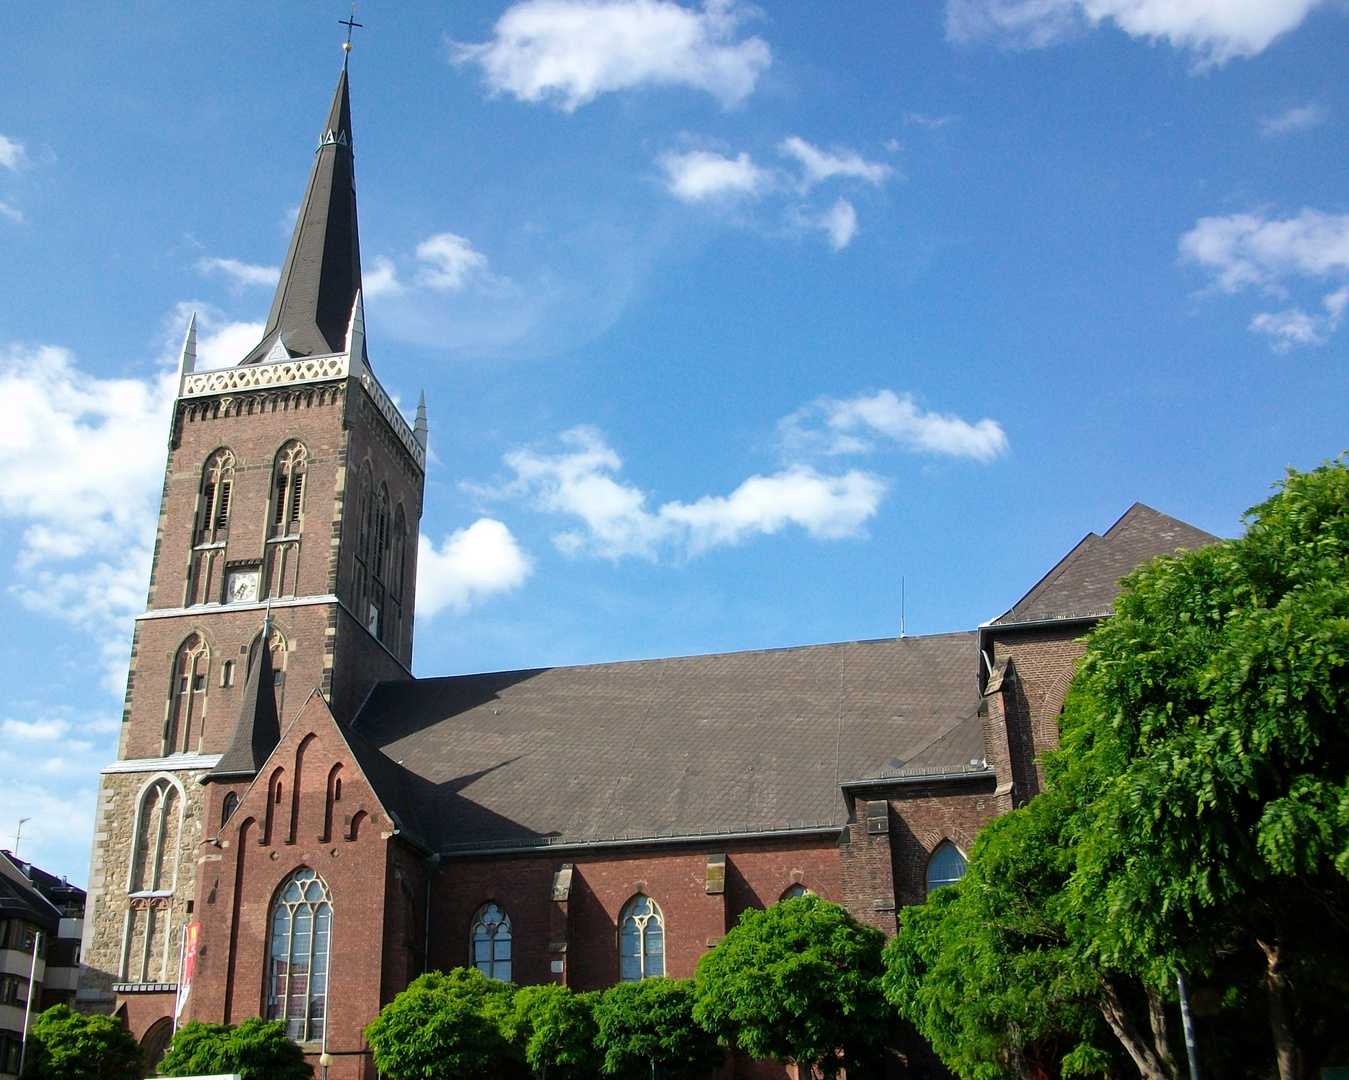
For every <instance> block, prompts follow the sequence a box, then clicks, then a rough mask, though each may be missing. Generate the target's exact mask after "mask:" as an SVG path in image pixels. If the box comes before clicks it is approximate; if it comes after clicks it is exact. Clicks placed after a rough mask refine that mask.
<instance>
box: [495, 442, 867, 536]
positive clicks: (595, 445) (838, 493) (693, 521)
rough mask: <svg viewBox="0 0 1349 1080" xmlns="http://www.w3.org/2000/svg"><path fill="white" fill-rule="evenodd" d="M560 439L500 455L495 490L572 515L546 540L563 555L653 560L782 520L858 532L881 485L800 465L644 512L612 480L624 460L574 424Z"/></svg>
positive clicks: (764, 529) (815, 530)
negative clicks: (667, 550) (551, 450)
mask: <svg viewBox="0 0 1349 1080" xmlns="http://www.w3.org/2000/svg"><path fill="white" fill-rule="evenodd" d="M562 441H563V442H564V443H565V444H566V445H568V446H569V447H571V448H572V449H570V450H568V451H566V452H564V453H561V454H555V455H548V454H539V453H536V452H535V451H533V450H517V451H515V452H514V453H511V454H508V455H507V456H506V459H505V460H506V464H507V465H509V466H510V468H511V469H512V470H514V472H515V476H516V478H515V481H514V482H513V483H512V484H511V485H510V486H509V487H508V488H506V489H505V490H504V491H503V492H501V493H500V494H515V495H523V496H526V497H529V498H531V499H532V500H533V501H534V502H535V504H536V505H537V506H538V507H539V508H540V509H543V510H546V511H549V512H552V513H559V514H566V515H570V516H573V517H577V518H580V520H581V522H582V528H580V529H570V530H567V531H565V532H562V533H559V534H557V535H556V536H554V538H553V539H554V543H556V545H557V547H558V548H559V550H561V551H562V552H564V553H565V554H569V555H580V554H593V555H597V556H600V557H602V558H609V559H619V558H622V557H624V556H628V555H638V556H643V557H646V558H651V559H654V558H655V557H656V555H657V553H658V551H659V550H660V549H661V548H662V547H666V546H669V547H674V548H677V549H681V550H683V551H685V552H686V553H688V554H690V555H695V554H698V553H701V552H703V551H706V550H708V549H709V548H712V547H716V546H719V545H723V544H738V543H740V542H741V541H743V540H745V539H747V538H748V537H750V536H752V535H755V534H763V533H776V532H779V531H781V530H782V529H784V528H785V527H787V526H788V525H798V526H800V527H801V528H803V529H805V530H806V532H807V533H808V534H809V535H811V536H814V537H817V538H821V539H836V538H839V537H844V536H856V535H858V534H860V533H861V532H862V528H863V526H864V524H865V523H866V521H867V520H868V519H870V518H871V517H872V516H873V515H874V514H875V513H876V510H877V508H878V506H879V505H880V500H881V496H882V495H883V494H884V492H885V490H886V487H887V484H886V482H885V481H884V480H883V479H881V478H880V477H878V476H874V475H872V474H871V473H867V472H861V471H859V470H851V471H849V472H847V473H845V474H844V475H842V476H829V475H824V474H822V473H820V472H818V471H816V470H815V469H813V468H811V467H810V466H808V465H800V464H798V465H792V466H790V467H788V468H786V469H784V470H782V471H781V472H778V473H776V474H774V475H772V476H751V477H750V478H749V479H748V480H746V481H744V482H743V483H742V484H741V485H740V486H739V487H737V488H736V489H735V490H734V491H733V492H731V494H730V495H726V496H704V497H703V498H700V499H698V500H697V501H696V502H693V503H683V502H677V501H672V502H667V503H665V504H663V505H662V506H660V507H659V508H658V509H656V510H654V511H652V510H649V509H648V508H647V495H646V494H645V493H644V492H642V491H641V490H640V489H638V488H636V487H634V486H632V485H631V484H626V483H623V482H621V481H619V480H617V479H615V477H614V474H615V473H617V472H618V471H619V470H620V469H621V468H622V461H621V460H620V459H619V457H618V455H617V454H616V453H615V452H614V451H613V450H612V449H611V448H610V447H609V446H608V445H606V443H605V442H604V438H603V436H602V435H601V434H600V433H599V432H598V431H596V430H595V429H594V428H589V427H579V428H574V429H572V430H571V431H568V432H565V433H564V434H563V435H562Z"/></svg>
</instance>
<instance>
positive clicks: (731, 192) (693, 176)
mask: <svg viewBox="0 0 1349 1080" xmlns="http://www.w3.org/2000/svg"><path fill="white" fill-rule="evenodd" d="M659 164H660V167H661V168H662V169H664V170H665V174H666V177H667V183H668V186H669V190H670V193H671V194H672V195H674V196H675V197H676V198H678V199H682V200H683V201H684V202H701V201H702V200H704V199H712V198H725V197H735V196H740V195H754V194H757V193H758V192H759V191H762V190H763V189H764V188H766V187H768V186H769V185H770V184H771V183H772V179H773V178H772V174H771V173H769V172H768V171H766V170H764V169H761V168H759V167H758V166H757V165H755V164H754V162H752V161H751V160H750V157H749V155H748V154H745V153H742V154H740V155H739V156H737V157H734V158H728V157H723V156H722V155H721V154H716V153H713V152H712V151H710V150H691V151H689V152H688V153H686V154H676V153H668V154H662V155H661V157H660V158H659Z"/></svg>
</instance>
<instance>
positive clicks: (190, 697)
mask: <svg viewBox="0 0 1349 1080" xmlns="http://www.w3.org/2000/svg"><path fill="white" fill-rule="evenodd" d="M210 666H211V654H210V650H209V649H207V647H206V642H205V641H203V640H202V638H201V635H200V634H192V635H190V636H189V637H188V639H187V640H186V641H184V642H183V643H182V645H180V646H179V647H178V655H177V657H175V659H174V661H173V685H172V687H171V688H170V690H169V694H170V705H169V718H168V721H167V723H166V724H165V725H164V739H163V746H162V747H161V753H164V754H183V753H187V752H188V751H189V750H192V749H195V748H196V747H195V746H194V742H193V740H194V739H195V740H196V742H197V743H200V742H201V735H202V723H201V721H202V716H203V715H204V714H205V712H206V685H207V683H206V676H207V673H208V671H209V669H210Z"/></svg>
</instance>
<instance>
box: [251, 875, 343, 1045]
mask: <svg viewBox="0 0 1349 1080" xmlns="http://www.w3.org/2000/svg"><path fill="white" fill-rule="evenodd" d="M332 922H333V909H332V896H331V894H330V893H329V892H328V885H327V883H326V882H325V881H324V880H323V879H322V878H321V877H319V876H318V875H317V874H316V873H314V871H313V870H310V869H309V868H308V867H304V868H302V869H300V870H297V871H295V873H294V874H292V875H291V876H290V878H289V879H287V881H286V882H285V883H283V884H282V886H281V889H280V891H279V892H278V894H277V898H276V903H275V904H274V905H273V906H272V938H271V949H270V956H269V958H268V967H267V1019H269V1020H283V1021H285V1024H286V1034H287V1035H288V1036H289V1037H290V1038H291V1039H294V1040H295V1041H296V1042H320V1041H322V1039H323V1024H324V1019H325V1017H326V1015H327V1004H328V950H329V945H330V938H331V935H332Z"/></svg>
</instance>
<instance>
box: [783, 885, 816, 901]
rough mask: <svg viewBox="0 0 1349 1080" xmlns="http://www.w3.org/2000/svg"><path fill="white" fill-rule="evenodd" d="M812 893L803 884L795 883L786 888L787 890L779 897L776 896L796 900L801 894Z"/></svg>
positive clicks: (811, 894) (812, 894)
mask: <svg viewBox="0 0 1349 1080" xmlns="http://www.w3.org/2000/svg"><path fill="white" fill-rule="evenodd" d="M814 895H815V894H814V893H813V892H811V891H810V890H809V889H807V888H806V887H805V886H804V885H800V884H797V885H793V886H791V887H790V888H788V890H787V891H786V892H784V893H783V894H782V895H781V896H780V897H778V899H779V900H797V899H800V898H801V897H803V896H814Z"/></svg>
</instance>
